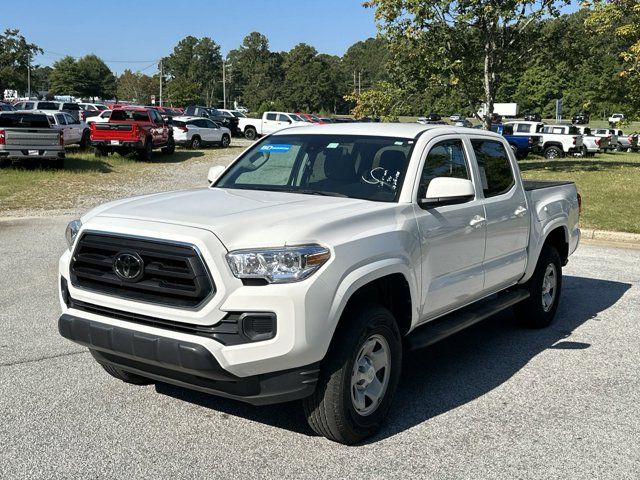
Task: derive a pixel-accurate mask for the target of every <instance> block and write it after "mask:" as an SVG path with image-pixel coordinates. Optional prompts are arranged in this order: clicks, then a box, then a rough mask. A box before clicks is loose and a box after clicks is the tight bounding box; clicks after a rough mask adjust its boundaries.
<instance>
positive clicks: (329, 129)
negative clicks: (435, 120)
mask: <svg viewBox="0 0 640 480" xmlns="http://www.w3.org/2000/svg"><path fill="white" fill-rule="evenodd" d="M429 130H434V131H435V130H439V131H441V133H442V134H445V133H458V134H474V135H477V134H482V135H487V136H491V137H496V138H503V137H502V135H498V134H497V133H494V132H488V131H486V130H478V129H472V128H466V127H454V126H452V125H421V124H419V123H358V122H353V123H332V124H326V125H309V126H304V127H289V128H284V129H282V130H278V131H277V132H275V133H274V134H273V135H289V134H298V133H304V134H312V135H323V134H324V135H326V134H329V135H369V136H378V137H398V138H415V137H417V136H418V135H420V134H421V133H422V132H426V131H429Z"/></svg>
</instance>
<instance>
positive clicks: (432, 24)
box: [0, 0, 640, 119]
mask: <svg viewBox="0 0 640 480" xmlns="http://www.w3.org/2000/svg"><path fill="white" fill-rule="evenodd" d="M568 3H570V2H569V1H568V0H543V1H537V0H509V1H505V2H494V1H490V0H462V1H461V0H457V1H446V0H433V1H428V0H423V1H420V2H416V1H415V0H371V1H369V2H366V4H365V5H366V6H368V7H370V8H374V9H375V17H376V20H377V22H378V26H379V29H380V34H379V35H378V36H377V37H376V38H369V39H366V40H363V41H360V42H357V43H355V44H354V45H352V46H351V47H350V48H349V49H348V50H347V51H346V53H345V54H344V55H343V56H341V57H339V56H334V55H328V54H324V53H320V52H318V51H317V50H316V49H315V48H314V47H313V46H311V45H308V44H305V43H301V44H298V45H296V46H295V47H293V48H292V49H291V50H289V51H288V52H277V51H272V50H271V48H270V46H269V41H268V38H267V37H266V36H265V35H263V34H261V33H259V32H252V33H250V34H248V35H247V36H246V37H245V38H244V40H243V42H242V44H241V45H240V46H238V48H236V49H233V50H231V51H230V52H229V54H228V55H227V57H226V58H223V56H222V54H221V51H220V46H219V45H218V44H217V43H216V42H215V41H214V40H213V39H211V38H209V37H202V38H196V37H193V36H188V37H186V38H184V39H182V40H181V41H180V42H178V44H177V45H176V46H175V47H174V48H173V51H172V52H171V53H170V54H169V55H168V56H166V57H164V58H162V59H161V60H160V61H159V62H158V70H159V72H158V73H155V74H153V75H147V74H145V73H142V72H133V71H131V70H125V71H124V72H123V73H122V74H121V75H118V76H116V75H114V74H113V73H112V72H111V70H110V69H109V67H108V66H107V65H106V64H105V63H104V62H103V61H102V60H101V59H100V58H98V57H96V56H95V55H87V56H85V57H82V58H80V59H74V58H72V57H64V58H62V59H60V60H58V61H57V62H55V63H54V64H53V65H52V66H51V67H38V66H35V67H33V68H32V85H34V87H35V88H40V86H41V85H43V86H46V87H47V90H48V91H49V93H50V94H52V95H53V94H56V95H58V94H60V95H62V94H66V95H73V96H77V97H82V98H87V97H99V98H117V99H118V100H128V101H133V102H137V103H143V104H147V103H149V102H150V99H151V96H152V95H153V96H155V97H156V98H158V97H159V94H160V91H159V88H160V78H161V77H160V76H161V75H162V82H163V86H164V89H163V98H164V101H165V103H167V104H170V105H175V106H184V105H186V104H193V103H197V104H204V105H208V106H216V107H221V106H222V102H223V98H226V100H227V105H228V106H230V105H233V103H234V102H237V103H238V104H241V105H244V106H246V107H248V108H249V109H250V110H251V111H253V112H258V113H259V112H261V111H264V110H267V109H282V110H305V111H314V112H323V113H341V114H344V113H353V114H355V115H356V116H379V117H383V118H386V119H393V118H397V117H399V116H402V115H421V114H424V113H428V112H431V111H435V112H440V113H445V114H448V113H453V112H460V113H463V114H466V115H472V114H473V112H475V111H476V110H477V108H478V107H479V106H480V105H481V104H482V103H487V104H489V105H492V104H493V103H494V102H516V103H518V104H519V106H520V110H521V111H531V112H536V113H540V114H541V115H542V116H543V117H545V118H549V117H552V116H554V113H555V105H556V100H557V99H562V102H563V105H564V112H565V116H567V114H571V113H575V112H578V111H588V112H590V113H591V114H592V115H595V116H601V115H605V116H606V115H608V114H610V113H611V112H614V111H620V112H623V113H625V114H626V115H627V116H629V117H637V116H638V114H639V113H640V96H639V95H638V93H640V80H639V77H640V61H639V58H640V27H639V25H640V21H639V20H640V18H639V17H640V11H639V9H638V4H637V1H636V0H616V1H604V0H603V1H599V0H596V1H592V2H582V3H581V5H582V6H581V8H580V9H579V10H578V11H576V12H574V13H571V14H562V13H561V7H562V6H564V5H566V4H568ZM40 52H41V49H40V48H39V47H38V46H37V45H34V44H30V43H28V42H27V41H26V40H25V39H24V38H23V37H22V36H21V35H20V34H19V32H18V31H17V30H6V31H5V33H4V35H0V89H1V90H4V89H5V88H12V89H16V90H20V91H24V90H25V82H26V75H25V71H26V68H27V63H26V62H27V61H28V57H29V56H31V58H33V56H35V55H37V54H38V53H40ZM223 69H224V78H225V82H224V86H225V90H224V91H223ZM160 72H161V73H160Z"/></svg>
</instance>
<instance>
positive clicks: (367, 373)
mask: <svg viewBox="0 0 640 480" xmlns="http://www.w3.org/2000/svg"><path fill="white" fill-rule="evenodd" d="M344 315H346V318H344V319H343V322H345V324H344V325H343V328H341V329H339V330H338V331H337V332H336V334H335V337H334V342H333V343H332V345H331V347H330V349H329V353H328V354H327V357H326V358H325V360H324V361H323V365H322V369H321V372H320V378H319V380H318V385H317V387H316V390H315V392H314V393H313V394H312V395H311V396H309V397H307V398H305V399H304V400H303V406H304V411H305V414H306V417H307V421H308V422H309V426H310V427H311V428H312V429H313V430H314V431H315V432H316V433H318V434H320V435H323V436H325V437H326V438H328V439H329V440H333V441H335V442H339V443H343V444H346V445H351V444H354V443H357V442H360V441H361V440H364V439H365V438H367V437H370V436H371V435H373V434H374V433H376V432H377V431H378V430H379V429H380V427H381V425H382V422H383V421H384V418H385V417H386V415H387V412H388V411H389V407H390V406H391V401H392V399H393V395H394V393H395V390H396V388H397V386H398V381H399V379H400V370H401V365H402V340H401V336H400V331H399V329H398V325H397V323H396V321H395V319H394V318H393V315H392V314H391V312H389V310H387V309H386V308H383V307H380V306H364V307H360V308H358V309H356V308H354V309H351V310H349V311H347V312H345V314H344Z"/></svg>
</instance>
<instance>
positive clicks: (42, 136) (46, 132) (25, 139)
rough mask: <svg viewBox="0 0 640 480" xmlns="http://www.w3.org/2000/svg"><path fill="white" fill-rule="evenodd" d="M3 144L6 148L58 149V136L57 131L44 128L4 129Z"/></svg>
mask: <svg viewBox="0 0 640 480" xmlns="http://www.w3.org/2000/svg"><path fill="white" fill-rule="evenodd" d="M4 131H5V133H4V134H5V144H6V145H7V146H8V147H25V148H31V147H60V136H59V135H60V134H59V132H58V130H57V129H44V128H25V129H18V128H6V129H4Z"/></svg>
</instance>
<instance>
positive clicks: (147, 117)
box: [91, 106, 176, 160]
mask: <svg viewBox="0 0 640 480" xmlns="http://www.w3.org/2000/svg"><path fill="white" fill-rule="evenodd" d="M91 145H92V146H93V147H94V148H95V149H96V156H98V157H101V156H105V155H108V154H109V153H111V152H117V153H119V154H120V155H126V154H128V153H131V152H136V154H137V155H138V158H140V159H141V160H149V159H150V158H151V152H152V151H153V149H155V148H160V149H162V153H168V154H172V153H173V152H174V151H175V148H176V144H175V142H174V140H173V129H171V128H170V127H169V126H167V124H166V122H165V121H164V120H163V119H162V117H161V116H160V114H159V113H158V112H157V111H156V110H154V109H150V108H144V107H129V106H127V107H121V108H116V109H114V110H113V112H112V113H111V117H110V118H109V121H108V122H106V123H96V122H93V123H91Z"/></svg>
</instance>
